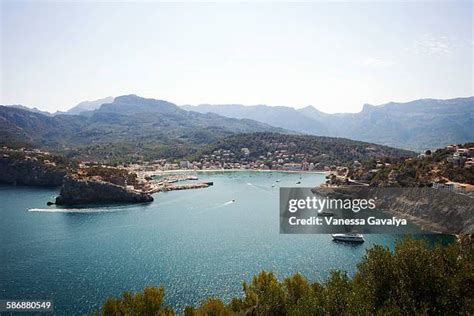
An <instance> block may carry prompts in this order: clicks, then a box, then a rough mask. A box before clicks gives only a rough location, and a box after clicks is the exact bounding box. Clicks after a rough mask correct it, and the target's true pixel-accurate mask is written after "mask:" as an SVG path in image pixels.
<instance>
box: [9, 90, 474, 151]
mask: <svg viewBox="0 0 474 316" xmlns="http://www.w3.org/2000/svg"><path fill="white" fill-rule="evenodd" d="M473 114H474V97H469V98H456V99H450V100H435V99H423V100H416V101H412V102H408V103H393V102H392V103H387V104H384V105H379V106H373V105H368V104H366V105H364V107H363V109H362V111H361V112H359V113H341V114H327V113H323V112H321V111H318V110H317V109H316V108H314V107H312V106H308V107H305V108H302V109H294V108H291V107H284V106H276V107H273V106H266V105H255V106H243V105H236V104H233V105H209V104H202V105H198V106H189V105H186V106H177V105H176V104H173V103H171V102H168V101H164V100H155V99H146V98H142V97H139V96H136V95H125V96H120V97H116V98H112V97H108V98H105V99H100V100H96V101H86V102H81V103H80V104H78V105H77V106H75V107H73V108H71V109H70V110H69V111H67V112H64V113H58V112H56V113H54V114H51V113H48V112H42V111H40V110H38V109H36V108H35V109H30V108H27V107H24V106H21V105H14V106H0V144H5V145H11V144H19V145H23V144H30V145H31V144H33V145H39V146H44V147H47V148H49V149H56V150H77V151H79V150H87V151H89V152H90V154H91V156H95V155H97V156H100V157H103V156H110V155H115V154H117V150H118V148H120V150H122V151H125V152H129V153H132V154H137V155H138V154H140V153H143V152H148V153H151V152H156V153H160V154H163V155H164V156H167V155H169V156H176V154H177V153H179V154H180V155H185V154H186V153H187V152H188V151H190V150H191V151H193V150H195V149H196V148H197V147H196V146H200V145H203V144H211V143H213V142H215V141H216V140H218V139H222V138H223V137H226V136H229V135H233V134H238V133H253V132H271V133H285V134H298V133H299V134H310V135H318V136H331V137H343V138H349V139H353V140H359V141H365V142H370V143H376V144H381V145H387V146H393V147H398V148H404V149H412V150H418V151H421V150H424V149H428V148H436V147H443V146H445V145H447V144H452V143H465V142H469V141H472V140H473V139H474V129H473V128H472V126H474V115H473ZM190 148H191V149H190Z"/></svg>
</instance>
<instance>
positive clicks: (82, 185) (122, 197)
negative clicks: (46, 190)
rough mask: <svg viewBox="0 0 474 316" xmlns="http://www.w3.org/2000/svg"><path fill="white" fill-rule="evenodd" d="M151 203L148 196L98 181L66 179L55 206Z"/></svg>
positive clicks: (150, 198)
mask: <svg viewBox="0 0 474 316" xmlns="http://www.w3.org/2000/svg"><path fill="white" fill-rule="evenodd" d="M151 201H153V197H152V196H151V195H150V194H146V193H141V192H137V191H134V190H129V189H127V188H125V187H123V186H119V185H116V184H113V183H110V182H104V181H100V180H93V179H88V180H82V179H76V178H74V177H66V178H65V180H64V184H63V186H62V187H61V192H60V193H59V196H58V197H56V204H57V205H74V204H87V203H144V202H151Z"/></svg>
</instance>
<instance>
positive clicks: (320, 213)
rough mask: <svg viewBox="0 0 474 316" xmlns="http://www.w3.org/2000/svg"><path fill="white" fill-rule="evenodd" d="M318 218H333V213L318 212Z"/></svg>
mask: <svg viewBox="0 0 474 316" xmlns="http://www.w3.org/2000/svg"><path fill="white" fill-rule="evenodd" d="M318 216H328V217H329V216H334V213H333V212H325V211H323V212H319V213H318Z"/></svg>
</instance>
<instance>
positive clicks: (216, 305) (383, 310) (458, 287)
mask: <svg viewBox="0 0 474 316" xmlns="http://www.w3.org/2000/svg"><path fill="white" fill-rule="evenodd" d="M357 268H358V270H357V272H356V273H355V275H354V276H352V277H349V276H348V275H347V273H346V272H344V271H332V272H331V274H330V275H329V277H328V279H327V280H325V281H323V282H318V281H316V282H313V283H312V282H310V281H309V280H308V279H306V278H305V277H304V276H302V275H301V274H299V273H296V274H294V275H292V276H289V277H286V278H284V279H283V280H278V278H277V277H276V276H275V274H274V273H272V272H267V271H262V272H260V273H259V274H258V275H255V276H254V277H253V278H252V280H251V282H249V283H247V282H243V286H242V287H243V296H241V297H234V298H232V299H231V300H229V301H228V302H224V301H222V300H221V299H219V298H216V297H209V298H208V299H206V300H204V301H203V302H202V303H201V304H200V305H198V306H186V307H184V310H175V309H173V308H172V307H171V306H169V305H166V303H165V289H164V287H159V288H157V287H146V288H145V289H144V291H143V292H139V293H130V292H124V293H123V294H122V297H120V298H115V297H110V298H108V299H107V300H106V301H105V303H104V304H103V305H102V307H101V309H100V310H99V311H97V312H95V313H93V315H104V316H115V315H174V314H184V315H186V316H201V315H222V316H224V315H262V316H266V315H268V316H273V315H295V316H296V315H298V316H299V315H334V316H340V315H471V314H472V312H473V311H474V273H473V271H474V247H473V242H472V236H469V235H464V236H461V237H459V238H458V240H457V241H456V242H454V243H452V244H450V245H439V244H437V245H436V246H429V245H428V244H427V243H426V241H423V240H413V239H410V238H405V239H403V240H402V241H398V242H397V243H396V245H395V248H394V251H393V252H391V251H390V250H389V249H388V248H387V247H384V246H380V245H374V246H372V247H371V248H369V249H367V250H366V254H365V256H364V257H363V258H362V260H361V262H360V263H359V264H358V265H357Z"/></svg>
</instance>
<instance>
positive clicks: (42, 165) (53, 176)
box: [0, 152, 67, 187]
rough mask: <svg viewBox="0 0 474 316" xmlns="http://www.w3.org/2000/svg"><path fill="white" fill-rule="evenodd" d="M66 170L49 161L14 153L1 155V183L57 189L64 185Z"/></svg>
mask: <svg viewBox="0 0 474 316" xmlns="http://www.w3.org/2000/svg"><path fill="white" fill-rule="evenodd" d="M66 173H67V171H66V169H65V168H63V167H60V166H57V164H56V163H54V162H52V161H49V160H48V159H43V160H41V159H38V158H37V157H30V156H28V155H25V156H23V157H21V159H20V157H19V156H18V155H15V154H14V153H13V152H8V153H5V152H4V153H2V154H1V155H0V183H5V184H13V185H33V186H49V187H57V186H60V185H61V184H62V183H63V179H64V177H65V176H66Z"/></svg>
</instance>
